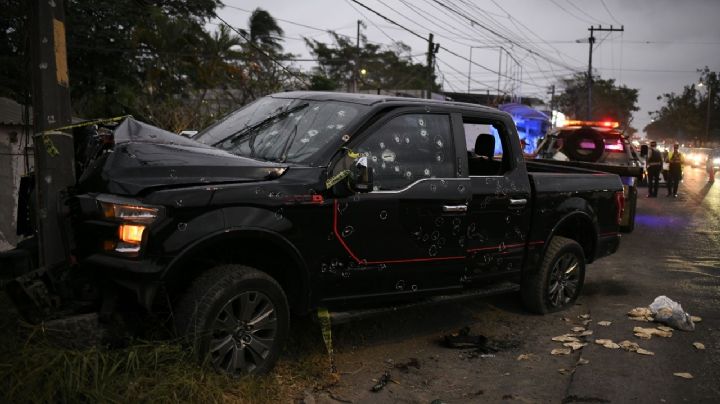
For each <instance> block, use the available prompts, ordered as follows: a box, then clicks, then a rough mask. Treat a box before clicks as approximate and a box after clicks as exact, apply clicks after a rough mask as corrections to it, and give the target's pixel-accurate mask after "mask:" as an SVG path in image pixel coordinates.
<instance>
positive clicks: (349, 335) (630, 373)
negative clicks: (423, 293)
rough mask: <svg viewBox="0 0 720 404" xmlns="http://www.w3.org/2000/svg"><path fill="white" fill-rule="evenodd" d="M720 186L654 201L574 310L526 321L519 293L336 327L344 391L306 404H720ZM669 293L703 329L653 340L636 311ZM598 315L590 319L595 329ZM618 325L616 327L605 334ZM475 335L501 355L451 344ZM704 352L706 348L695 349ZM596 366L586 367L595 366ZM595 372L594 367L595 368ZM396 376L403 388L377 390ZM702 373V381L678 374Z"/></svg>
mask: <svg viewBox="0 0 720 404" xmlns="http://www.w3.org/2000/svg"><path fill="white" fill-rule="evenodd" d="M718 188H720V186H719V185H717V184H716V185H714V186H712V187H710V186H708V185H707V184H706V177H705V173H704V172H703V171H701V170H699V169H689V168H688V171H687V172H686V179H685V182H684V183H683V184H682V186H681V191H680V192H681V195H680V196H679V198H677V199H675V198H666V197H665V195H664V192H663V191H664V190H662V191H661V196H660V197H659V198H657V199H646V198H644V193H645V189H644V188H641V189H640V195H641V198H640V200H639V204H638V217H637V226H636V229H635V231H634V232H633V233H632V234H630V235H627V236H625V237H624V238H623V240H622V244H621V248H620V251H619V252H618V253H617V254H615V255H613V256H611V257H608V258H605V259H602V260H600V261H598V262H596V263H594V264H592V265H590V266H589V267H588V271H587V277H586V283H585V290H584V292H583V295H582V297H581V298H580V299H579V300H578V302H577V304H576V305H575V306H574V307H572V308H571V309H569V310H567V311H564V312H561V313H555V314H551V315H546V316H537V315H532V314H529V313H528V312H526V311H525V310H524V309H523V308H522V306H521V304H520V299H519V296H518V295H517V294H511V295H504V296H498V297H494V298H488V299H475V300H469V301H464V302H461V303H446V304H443V305H438V306H433V307H430V308H428V307H424V308H417V309H411V310H405V311H402V312H393V313H388V314H385V315H381V316H377V317H374V318H372V319H368V320H363V321H358V322H354V323H350V324H346V325H337V326H335V327H333V331H334V334H333V337H334V340H335V351H336V363H337V368H338V371H339V373H340V375H341V377H340V380H339V382H338V383H337V384H336V385H335V386H333V387H330V388H327V389H323V390H320V391H310V390H308V391H306V392H305V394H304V397H303V398H302V400H301V401H304V402H306V403H337V402H373V403H390V402H392V403H398V402H399V403H405V402H407V403H431V402H435V403H440V402H444V403H471V402H508V401H509V402H529V403H537V402H542V403H548V402H549V403H609V402H621V403H625V402H641V403H647V402H657V403H682V402H688V403H706V402H707V403H711V402H712V403H716V402H720V382H719V381H720V189H718ZM659 295H667V296H668V297H670V298H671V299H673V300H675V301H677V302H679V303H681V304H682V306H683V308H684V309H685V310H686V311H687V312H689V313H690V314H692V315H695V316H700V317H701V318H702V321H701V322H699V323H697V324H696V329H695V331H692V332H684V331H677V330H676V331H674V332H673V333H672V337H669V338H662V337H659V336H654V337H652V339H650V340H644V339H640V338H638V337H636V336H634V335H633V332H632V331H633V327H637V326H641V327H650V326H656V325H659V324H652V323H644V322H638V321H634V320H630V319H629V318H628V316H627V315H626V313H627V312H628V311H629V310H631V309H632V308H634V307H639V306H647V305H649V304H650V303H651V302H652V301H653V299H654V298H655V297H657V296H659ZM580 316H586V317H587V319H589V320H590V322H589V323H587V324H584V323H583V322H584V321H586V318H582V317H580ZM600 321H609V322H611V324H610V325H609V326H602V325H599V324H598V322H600ZM578 326H583V327H585V328H586V329H587V330H591V331H592V332H593V333H592V335H589V336H586V337H581V338H580V339H581V341H585V342H587V343H588V345H587V346H585V347H583V348H581V349H579V350H577V351H574V352H572V353H571V354H568V355H560V356H555V355H551V354H550V352H551V351H552V350H553V349H555V348H562V343H561V342H555V341H552V340H551V338H552V337H554V336H560V335H563V334H566V333H572V331H571V329H572V327H578ZM462 327H469V329H470V333H471V334H473V335H483V336H485V337H487V338H488V340H489V344H490V345H491V346H493V345H494V346H495V347H496V348H499V350H498V352H488V353H486V354H482V353H473V352H472V350H467V349H465V350H463V349H450V348H447V347H445V346H443V345H442V344H441V341H442V339H443V336H444V335H447V334H450V333H453V332H457V331H458V330H459V329H461V328H462ZM596 339H611V340H613V341H614V342H621V341H623V340H629V341H631V342H635V343H637V344H639V345H640V347H642V348H644V349H646V350H649V351H651V352H653V353H654V355H640V354H638V353H634V352H628V351H625V350H623V349H609V348H605V347H603V346H600V345H597V344H595V343H594V341H595V340H596ZM694 342H701V343H702V344H704V346H705V349H704V350H698V349H696V348H695V347H694V346H693V343H694ZM585 362H586V363H585ZM583 363H585V364H583ZM386 371H387V372H389V374H390V376H391V381H390V382H388V384H387V385H386V386H385V387H384V388H382V389H381V390H380V391H378V392H372V391H371V387H373V386H374V385H375V384H376V383H377V380H379V379H380V378H381V376H382V375H383V373H384V372H386ZM674 373H690V374H691V375H692V377H693V378H692V379H685V378H681V377H679V376H675V375H674Z"/></svg>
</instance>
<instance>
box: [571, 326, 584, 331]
mask: <svg viewBox="0 0 720 404" xmlns="http://www.w3.org/2000/svg"><path fill="white" fill-rule="evenodd" d="M582 331H585V327H573V328H572V332H582Z"/></svg>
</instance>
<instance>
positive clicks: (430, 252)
mask: <svg viewBox="0 0 720 404" xmlns="http://www.w3.org/2000/svg"><path fill="white" fill-rule="evenodd" d="M437 253H438V248H437V246H436V245H435V244H433V245H431V246H430V248H428V255H429V256H431V257H434V256H436V255H437Z"/></svg>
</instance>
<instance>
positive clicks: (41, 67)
mask: <svg viewBox="0 0 720 404" xmlns="http://www.w3.org/2000/svg"><path fill="white" fill-rule="evenodd" d="M38 67H39V68H40V70H46V69H47V68H48V64H47V63H45V62H42V63H40V64H39V65H38Z"/></svg>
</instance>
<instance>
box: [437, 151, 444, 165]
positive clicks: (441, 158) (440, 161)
mask: <svg viewBox="0 0 720 404" xmlns="http://www.w3.org/2000/svg"><path fill="white" fill-rule="evenodd" d="M435 161H437V162H438V163H442V162H443V161H445V156H443V154H442V153H437V154H436V155H435Z"/></svg>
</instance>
